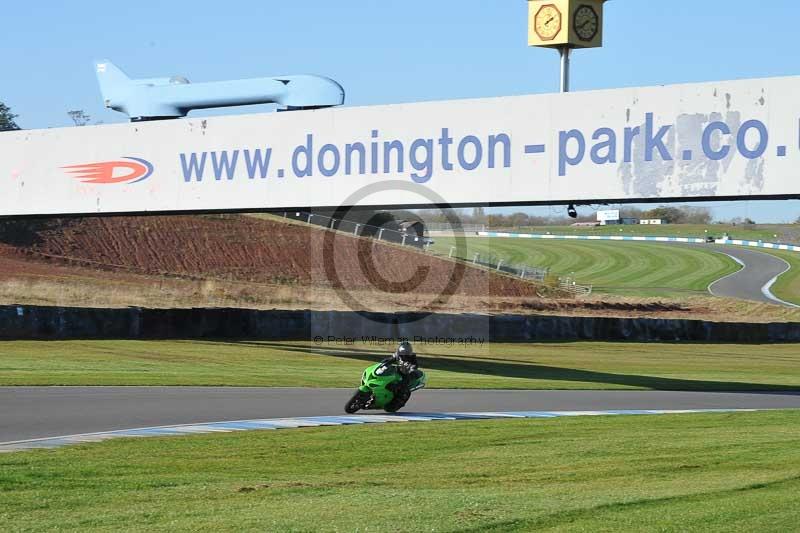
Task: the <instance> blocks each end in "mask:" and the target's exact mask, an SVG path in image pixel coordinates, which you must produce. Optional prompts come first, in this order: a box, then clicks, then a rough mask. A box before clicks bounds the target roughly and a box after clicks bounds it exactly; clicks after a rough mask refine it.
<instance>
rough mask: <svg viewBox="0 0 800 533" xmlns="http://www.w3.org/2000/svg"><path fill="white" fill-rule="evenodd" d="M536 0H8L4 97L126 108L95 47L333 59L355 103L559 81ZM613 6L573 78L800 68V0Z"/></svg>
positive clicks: (244, 59) (273, 66) (182, 55)
mask: <svg viewBox="0 0 800 533" xmlns="http://www.w3.org/2000/svg"><path fill="white" fill-rule="evenodd" d="M526 9H527V8H526V2H525V0H405V1H399V0H380V1H378V0H347V1H343V2H331V1H330V0H325V1H323V0H292V1H290V2H285V1H283V2H277V1H273V0H261V1H255V0H226V1H224V2H220V1H218V0H217V1H207V0H193V1H187V0H173V1H170V2H166V1H163V0H160V1H156V0H138V1H137V2H119V3H116V2H108V1H107V0H104V1H98V0H73V1H71V2H55V1H52V0H49V1H44V0H27V1H25V2H5V3H4V5H3V8H2V24H3V31H2V32H0V51H2V53H0V101H3V102H5V103H6V104H8V105H10V106H11V107H12V108H13V110H14V111H15V112H16V113H18V114H19V115H20V117H19V119H18V122H19V123H20V125H21V126H22V127H24V128H46V127H51V126H65V125H68V124H70V119H69V117H68V116H67V114H66V113H67V111H68V110H71V109H83V110H85V111H86V112H87V113H88V114H89V115H91V117H92V119H93V121H102V122H106V123H109V122H121V121H124V120H125V117H124V116H123V115H120V114H118V113H115V112H113V111H108V110H105V109H104V108H103V106H102V102H101V98H100V94H99V92H98V89H97V85H96V82H95V78H94V72H93V70H92V61H93V60H94V59H100V58H109V59H111V60H113V61H114V62H115V63H117V64H118V65H119V66H120V67H122V68H123V69H124V70H126V71H127V72H128V73H129V74H131V75H132V76H134V77H154V76H161V75H171V74H182V75H185V76H187V77H188V78H189V79H190V80H194V81H207V80H218V79H235V78H247V77H256V76H262V75H278V74H294V73H304V72H311V73H318V74H324V75H328V76H330V77H333V78H335V79H337V80H338V81H339V82H341V83H342V85H344V86H345V88H346V89H347V93H348V95H347V99H348V104H349V105H368V104H383V103H398V102H413V101H420V100H438V99H449V98H465V97H484V96H500V95H514V94H528V93H544V92H553V91H555V90H557V88H558V56H557V54H556V53H555V52H553V51H549V50H537V49H530V48H528V47H527V46H526V31H527V30H526V27H527V11H526ZM606 17H607V18H606V28H605V47H604V48H603V49H598V50H586V51H579V52H577V53H576V54H575V55H574V59H573V81H572V83H573V89H574V90H588V89H598V88H615V87H630V86H643V85H661V84H671V83H682V82H695V81H714V80H726V79H738V78H757V77H768V76H783V75H797V74H800V67H799V66H798V62H799V61H800V60H798V58H797V54H796V52H794V51H793V50H795V49H796V47H797V41H796V35H797V21H798V20H800V3H798V2H795V1H794V0H769V1H765V0H762V1H758V2H756V1H753V0H748V1H746V0H702V1H699V0H663V1H662V0H658V1H657V0H612V1H610V2H608V4H607V6H606ZM257 109H258V108H256V109H255V110H257ZM252 111H254V109H253V108H249V109H242V110H240V112H252ZM230 112H231V111H230V110H226V111H223V113H230ZM712 206H713V208H714V210H715V214H716V215H717V216H718V217H720V218H727V217H732V216H750V217H752V218H755V219H756V220H758V221H767V220H770V221H783V220H794V219H795V218H797V216H798V215H800V202H777V203H776V202H740V203H732V204H719V203H714V204H713V205H712ZM546 211H549V209H548V210H546Z"/></svg>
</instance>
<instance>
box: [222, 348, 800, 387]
mask: <svg viewBox="0 0 800 533" xmlns="http://www.w3.org/2000/svg"><path fill="white" fill-rule="evenodd" d="M207 342H215V341H207ZM216 343H217V344H219V343H223V344H231V345H236V346H242V345H249V346H254V347H262V348H273V349H277V350H283V351H287V352H297V353H303V354H314V355H321V356H326V357H337V358H341V359H349V360H357V361H363V362H364V363H365V366H366V365H367V364H371V363H376V362H378V361H380V360H381V358H383V357H386V356H388V354H381V353H379V352H377V351H376V350H367V349H361V348H356V347H354V346H346V347H345V346H343V347H341V348H323V347H316V346H309V345H302V344H286V343H282V342H281V343H277V342H268V341H246V340H242V341H235V340H228V341H219V342H216ZM419 363H420V366H421V367H422V368H423V369H426V370H437V371H442V372H459V373H464V374H474V375H484V376H494V377H504V378H519V379H535V380H542V381H565V382H566V381H568V382H579V383H602V384H607V385H622V386H627V387H638V388H643V389H650V390H662V391H703V392H770V393H775V392H783V393H792V394H798V393H800V386H798V385H778V384H766V383H745V382H735V381H707V380H691V379H678V378H666V377H658V376H640V375H636V374H612V373H610V372H596V371H593V370H579V369H574V368H562V367H557V366H545V365H537V364H528V363H518V362H510V361H509V362H505V361H502V360H500V361H498V360H472V359H460V358H456V357H440V356H438V357H422V356H420V357H419Z"/></svg>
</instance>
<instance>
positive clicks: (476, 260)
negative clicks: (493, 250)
mask: <svg viewBox="0 0 800 533" xmlns="http://www.w3.org/2000/svg"><path fill="white" fill-rule="evenodd" d="M478 257H480V254H475V257H474V258H473V259H472V264H473V265H477V264H478Z"/></svg>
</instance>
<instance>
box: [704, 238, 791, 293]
mask: <svg viewBox="0 0 800 533" xmlns="http://www.w3.org/2000/svg"><path fill="white" fill-rule="evenodd" d="M705 246H708V245H705ZM711 249H713V250H714V251H716V252H719V253H724V254H726V255H728V256H730V257H732V258H733V259H735V260H736V261H737V262H739V263H740V264H742V265H744V268H742V269H741V270H739V271H738V272H736V273H734V274H731V275H730V276H727V277H724V278H722V279H719V280H717V281H715V282H714V283H712V284H711V285H709V287H708V290H709V292H711V294H713V295H714V296H724V297H728V298H738V299H740V300H751V301H754V302H762V303H771V304H775V303H780V304H783V305H788V306H791V307H794V306H793V305H792V304H789V303H787V302H783V301H781V300H780V299H778V298H776V297H775V296H774V295H773V294H772V293H771V292H769V285H770V283H771V282H772V281H774V280H775V279H776V278H777V277H778V276H780V275H781V274H783V273H784V272H786V270H787V269H788V268H789V264H788V263H787V262H786V261H784V260H783V259H781V258H779V257H775V256H774V255H770V254H765V253H763V252H758V251H755V250H748V249H747V248H737V247H736V246H711Z"/></svg>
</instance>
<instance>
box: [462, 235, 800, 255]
mask: <svg viewBox="0 0 800 533" xmlns="http://www.w3.org/2000/svg"><path fill="white" fill-rule="evenodd" d="M477 236H478V237H499V238H512V239H552V240H573V241H637V242H680V243H691V244H705V243H706V240H705V239H700V238H694V237H633V236H628V235H539V234H535V233H505V232H495V231H480V232H477ZM708 244H728V245H734V246H750V247H752V248H767V249H770V250H785V251H788V252H800V246H795V245H793V244H778V243H774V242H762V241H744V240H741V239H716V240H715V241H714V242H713V243H708Z"/></svg>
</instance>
